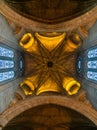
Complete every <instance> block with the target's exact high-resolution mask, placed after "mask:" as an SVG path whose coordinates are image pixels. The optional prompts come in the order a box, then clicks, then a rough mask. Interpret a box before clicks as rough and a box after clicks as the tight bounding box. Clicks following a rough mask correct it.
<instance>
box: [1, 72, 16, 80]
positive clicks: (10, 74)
mask: <svg viewBox="0 0 97 130" xmlns="http://www.w3.org/2000/svg"><path fill="white" fill-rule="evenodd" d="M14 76H15V73H14V71H8V72H2V73H0V82H3V81H6V80H9V79H13V78H14Z"/></svg>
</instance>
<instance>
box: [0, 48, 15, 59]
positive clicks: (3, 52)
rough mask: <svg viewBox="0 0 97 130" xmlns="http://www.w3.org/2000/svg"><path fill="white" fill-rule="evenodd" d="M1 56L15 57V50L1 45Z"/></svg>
mask: <svg viewBox="0 0 97 130" xmlns="http://www.w3.org/2000/svg"><path fill="white" fill-rule="evenodd" d="M0 56H3V57H10V58H13V57H14V52H13V51H12V50H9V49H7V48H4V47H0Z"/></svg>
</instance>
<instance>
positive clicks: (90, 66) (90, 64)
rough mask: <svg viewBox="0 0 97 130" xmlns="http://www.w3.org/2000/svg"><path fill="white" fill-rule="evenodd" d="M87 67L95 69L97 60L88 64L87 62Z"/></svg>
mask: <svg viewBox="0 0 97 130" xmlns="http://www.w3.org/2000/svg"><path fill="white" fill-rule="evenodd" d="M87 67H88V68H89V69H97V60H94V61H88V62H87Z"/></svg>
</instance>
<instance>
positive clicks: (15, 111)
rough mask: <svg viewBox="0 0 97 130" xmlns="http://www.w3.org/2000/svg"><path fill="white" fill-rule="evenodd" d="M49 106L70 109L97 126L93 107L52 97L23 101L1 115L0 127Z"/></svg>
mask: <svg viewBox="0 0 97 130" xmlns="http://www.w3.org/2000/svg"><path fill="white" fill-rule="evenodd" d="M47 104H54V105H59V106H63V107H67V108H70V109H72V110H74V111H77V112H79V113H80V114H82V115H84V116H85V117H86V118H88V119H90V120H91V121H92V122H93V123H94V124H95V125H97V111H96V110H94V109H93V108H92V107H90V106H88V105H87V104H85V103H84V102H80V101H78V100H77V99H74V98H73V99H71V98H70V97H64V96H51V95H50V96H37V97H31V98H27V99H26V100H22V101H20V102H18V103H17V104H15V105H14V106H12V107H9V108H8V109H7V110H6V111H5V112H4V113H2V114H1V115H0V126H2V127H5V126H6V125H7V123H8V122H10V121H11V120H12V119H13V118H15V117H16V116H18V115H19V114H21V113H22V112H24V111H26V110H29V109H31V108H34V107H37V106H40V105H47Z"/></svg>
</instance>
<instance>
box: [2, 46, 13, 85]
mask: <svg viewBox="0 0 97 130" xmlns="http://www.w3.org/2000/svg"><path fill="white" fill-rule="evenodd" d="M14 69H15V64H14V50H13V49H11V48H9V47H7V46H5V45H3V44H0V83H2V82H3V83H4V82H5V81H9V80H12V79H14V78H15V72H14Z"/></svg>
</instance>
